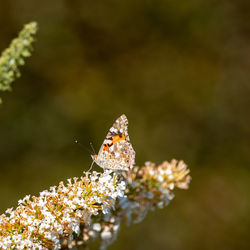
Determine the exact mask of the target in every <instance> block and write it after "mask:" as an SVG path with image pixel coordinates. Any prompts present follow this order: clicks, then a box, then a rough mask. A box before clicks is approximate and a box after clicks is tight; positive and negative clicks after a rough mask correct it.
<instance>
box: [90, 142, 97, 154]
mask: <svg viewBox="0 0 250 250" xmlns="http://www.w3.org/2000/svg"><path fill="white" fill-rule="evenodd" d="M89 144H90V147H91V148H92V150H93V152H94V154H95V155H96V152H95V149H94V147H93V143H92V142H90V143H89Z"/></svg>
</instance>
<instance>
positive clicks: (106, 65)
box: [0, 0, 250, 250]
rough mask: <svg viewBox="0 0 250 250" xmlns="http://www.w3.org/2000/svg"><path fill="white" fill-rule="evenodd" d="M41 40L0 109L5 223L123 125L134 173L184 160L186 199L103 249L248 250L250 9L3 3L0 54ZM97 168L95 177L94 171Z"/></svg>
mask: <svg viewBox="0 0 250 250" xmlns="http://www.w3.org/2000/svg"><path fill="white" fill-rule="evenodd" d="M30 21H37V22H38V24H39V32H38V36H37V41H36V43H35V46H34V47H35V48H34V52H33V55H32V57H31V58H29V59H28V60H27V62H26V65H25V66H24V67H23V68H22V70H21V71H22V77H21V78H20V79H18V80H17V81H16V82H15V83H14V84H13V91H12V92H11V93H4V94H2V97H3V102H4V103H3V104H2V105H1V106H0V197H1V202H0V212H1V213H2V212H4V211H5V209H6V208H8V207H12V206H14V207H15V206H16V204H17V201H18V199H20V198H22V197H23V196H24V195H26V194H32V195H37V194H38V193H39V191H41V190H44V189H47V188H48V187H49V186H52V185H57V184H58V182H59V181H61V180H66V179H67V178H70V177H73V176H80V175H81V174H82V171H83V170H87V169H88V167H89V165H90V163H91V158H90V152H88V151H87V150H85V149H82V148H81V147H79V146H77V145H76V144H75V143H74V140H75V139H78V140H79V141H80V142H81V143H82V144H83V145H84V146H85V147H87V148H89V150H90V151H91V148H90V146H89V142H92V143H93V145H94V147H95V149H96V150H97V151H98V149H99V147H100V145H101V143H102V141H103V139H104V136H105V135H106V132H107V130H108V128H109V127H110V125H111V124H112V122H113V121H114V120H115V119H116V118H117V117H118V116H119V115H121V114H122V113H125V114H126V115H127V116H128V119H129V122H130V123H129V133H130V137H131V141H132V143H133V145H134V148H135V150H136V153H137V155H136V162H137V164H138V165H142V164H143V163H144V161H147V160H151V161H154V162H156V163H161V162H162V161H163V160H171V159H172V158H176V159H183V160H184V161H185V162H186V163H187V164H188V165H189V167H190V169H191V175H192V178H193V179H192V182H191V186H190V189H189V190H188V191H182V190H180V191H177V192H176V197H175V199H174V200H173V201H172V202H171V203H170V205H169V206H168V207H167V208H165V209H163V210H158V211H155V212H152V213H150V214H148V216H147V217H146V219H145V220H144V221H143V222H142V223H140V224H137V225H133V226H131V227H126V226H125V225H123V227H122V229H121V232H120V233H119V236H118V239H117V241H116V242H115V243H114V244H113V245H112V246H111V247H110V249H120V250H123V249H124V250H125V249H143V250H147V249H169V250H175V249H176V250H177V249H227V250H228V249H229V250H230V249H250V238H249V234H250V172H249V164H250V24H249V23H250V22H249V21H250V3H249V2H248V1H245V0H238V1H233V0H229V1H223V0H221V1H220V0H217V1H215V0H210V1H209V0H204V1H199V0H191V1H183V0H180V1H169V0H155V1H153V0H146V1H145V0H144V1H142V0H126V1H114V0H107V1H105V0H104V1H103V0H102V1H99V0H97V1H89V0H64V1H63V0H61V1H59V0H53V1H49V0H43V1H34V0H26V1H20V0H16V1H14V0H8V1H3V0H1V1H0V50H1V51H2V50H3V49H5V48H6V47H7V46H8V45H9V43H10V41H11V39H13V38H14V37H16V35H17V33H18V32H19V31H20V30H21V28H22V27H23V25H24V24H25V23H28V22H30ZM95 169H98V167H95Z"/></svg>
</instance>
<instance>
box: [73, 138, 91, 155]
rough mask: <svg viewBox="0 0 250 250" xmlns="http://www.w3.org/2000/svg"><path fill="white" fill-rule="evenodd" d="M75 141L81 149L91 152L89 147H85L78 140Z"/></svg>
mask: <svg viewBox="0 0 250 250" xmlns="http://www.w3.org/2000/svg"><path fill="white" fill-rule="evenodd" d="M75 143H76V144H78V145H79V146H80V147H82V148H83V149H85V150H87V151H88V152H89V153H90V154H92V152H91V151H90V150H89V148H87V147H86V146H84V145H82V144H81V143H80V142H79V141H78V140H75Z"/></svg>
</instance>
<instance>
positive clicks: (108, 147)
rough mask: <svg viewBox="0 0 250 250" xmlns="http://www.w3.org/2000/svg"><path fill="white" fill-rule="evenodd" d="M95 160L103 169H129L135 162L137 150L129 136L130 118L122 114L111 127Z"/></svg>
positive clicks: (94, 156)
mask: <svg viewBox="0 0 250 250" xmlns="http://www.w3.org/2000/svg"><path fill="white" fill-rule="evenodd" d="M91 157H92V159H93V161H94V162H95V163H96V164H97V165H99V166H100V167H102V168H103V169H111V170H129V169H131V168H132V167H133V165H134V164H135V151H134V149H133V147H132V145H131V143H130V140H129V136H128V119H127V117H126V116H125V115H121V116H120V117H119V118H118V119H117V120H116V121H115V122H114V124H113V126H112V127H111V128H110V129H109V132H108V134H107V136H106V138H105V140H104V142H103V144H102V146H101V148H100V150H99V153H98V155H91Z"/></svg>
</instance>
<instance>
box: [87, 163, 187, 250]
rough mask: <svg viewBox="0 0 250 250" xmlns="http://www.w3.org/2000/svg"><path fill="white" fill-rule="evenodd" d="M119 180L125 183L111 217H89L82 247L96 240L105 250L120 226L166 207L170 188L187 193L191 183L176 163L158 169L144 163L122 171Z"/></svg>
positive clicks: (139, 220)
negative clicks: (121, 179) (90, 220)
mask: <svg viewBox="0 0 250 250" xmlns="http://www.w3.org/2000/svg"><path fill="white" fill-rule="evenodd" d="M123 178H124V180H126V182H127V188H126V191H125V195H124V196H121V197H119V199H118V200H117V202H116V205H115V209H114V210H113V211H112V213H111V214H108V215H105V216H96V217H93V219H92V223H90V224H89V225H85V227H84V230H83V240H84V242H85V245H87V244H86V242H87V241H89V240H94V239H97V238H98V240H99V241H100V243H101V247H100V249H102V250H104V249H106V248H107V246H109V245H110V244H111V243H112V242H113V241H114V240H115V239H116V237H117V233H118V231H119V228H120V225H121V223H122V222H125V223H127V224H128V225H130V224H131V223H139V222H141V221H142V220H143V219H144V217H145V216H146V215H147V213H148V212H149V211H151V210H154V209H155V208H163V207H165V206H167V205H168V204H169V202H170V200H172V199H173V198H174V194H173V190H174V188H181V189H187V188H188V185H189V182H190V180H191V177H190V175H189V169H188V168H187V166H186V164H185V163H184V162H183V161H179V162H178V161H176V160H172V161H171V162H170V163H169V162H167V161H165V162H163V163H162V164H160V165H159V166H156V165H155V164H154V163H152V162H146V163H145V166H143V167H134V168H133V169H132V170H129V171H126V172H125V171H124V172H123Z"/></svg>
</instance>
